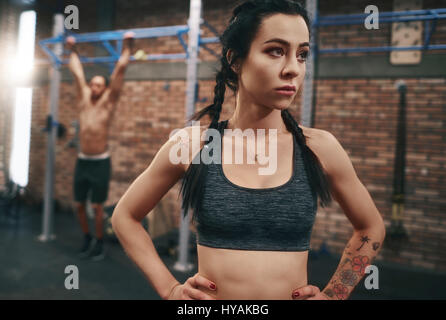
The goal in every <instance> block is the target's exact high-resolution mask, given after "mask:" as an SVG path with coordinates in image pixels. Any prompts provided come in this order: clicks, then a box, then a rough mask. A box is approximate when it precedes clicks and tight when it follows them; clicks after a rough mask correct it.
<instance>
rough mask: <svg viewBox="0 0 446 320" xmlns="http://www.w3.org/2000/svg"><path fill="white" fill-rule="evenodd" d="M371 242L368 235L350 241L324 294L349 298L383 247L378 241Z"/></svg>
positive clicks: (336, 297)
mask: <svg viewBox="0 0 446 320" xmlns="http://www.w3.org/2000/svg"><path fill="white" fill-rule="evenodd" d="M371 240H372V239H370V238H369V237H368V236H367V235H361V236H360V237H359V238H357V237H356V236H355V238H353V239H351V240H350V241H349V243H348V244H347V245H346V247H345V250H344V254H343V255H342V259H341V263H340V264H339V266H338V268H337V269H336V272H335V274H334V275H333V277H332V278H331V280H330V282H329V284H328V285H327V286H326V287H325V289H324V290H323V293H325V294H326V295H327V296H328V297H330V298H333V299H340V300H345V299H347V298H348V297H349V295H350V294H351V292H352V291H353V289H354V288H355V286H356V285H357V284H358V282H359V281H360V280H361V279H362V277H363V276H364V274H365V269H366V268H367V266H369V265H370V264H371V261H372V260H373V258H374V257H375V256H376V254H377V250H378V249H379V248H380V246H381V243H380V242H376V241H375V242H373V243H372V244H371V245H370V244H369V241H371ZM351 249H353V252H352V250H351ZM358 251H361V252H360V253H359V252H358ZM354 252H357V253H354Z"/></svg>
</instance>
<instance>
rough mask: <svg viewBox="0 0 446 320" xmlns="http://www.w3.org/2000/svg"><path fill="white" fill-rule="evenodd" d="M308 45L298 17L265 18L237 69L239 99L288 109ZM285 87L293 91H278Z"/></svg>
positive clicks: (277, 15) (281, 15)
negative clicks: (240, 96)
mask: <svg viewBox="0 0 446 320" xmlns="http://www.w3.org/2000/svg"><path fill="white" fill-rule="evenodd" d="M308 42H309V33H308V28H307V25H306V23H305V20H304V19H303V18H302V17H301V16H298V15H285V14H275V15H272V16H270V17H267V18H264V19H263V22H262V24H261V26H260V28H259V30H258V33H257V35H256V36H255V38H254V40H253V42H252V44H251V47H250V50H249V53H248V56H247V57H246V59H244V61H243V62H242V65H241V68H240V73H239V90H240V93H241V94H242V96H243V97H244V98H245V99H249V100H251V102H252V103H255V104H258V105H262V106H265V107H268V108H272V109H280V110H283V109H286V108H288V107H289V106H290V104H291V103H292V102H293V99H294V98H295V97H296V94H297V92H298V91H299V89H300V87H301V86H302V83H303V79H304V76H305V60H306V56H307V54H308V52H309V44H308ZM284 86H291V87H293V86H294V88H295V90H294V91H281V90H278V88H281V87H284Z"/></svg>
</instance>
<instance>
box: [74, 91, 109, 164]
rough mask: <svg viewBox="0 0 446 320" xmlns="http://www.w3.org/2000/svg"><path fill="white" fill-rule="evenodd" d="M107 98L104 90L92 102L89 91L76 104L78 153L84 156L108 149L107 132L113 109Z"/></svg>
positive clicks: (106, 92)
mask: <svg viewBox="0 0 446 320" xmlns="http://www.w3.org/2000/svg"><path fill="white" fill-rule="evenodd" d="M87 90H88V89H87ZM88 91H89V90H88ZM108 96H109V94H108V90H106V91H105V92H104V93H103V94H102V96H101V97H100V98H99V99H98V100H97V101H95V102H93V101H92V100H91V92H90V91H89V92H88V93H87V94H86V95H85V98H84V99H82V100H81V101H79V102H78V107H79V109H78V110H79V111H80V112H79V125H80V130H79V140H80V151H81V152H83V153H84V154H86V155H95V154H100V153H103V152H105V151H107V149H108V130H109V126H110V122H111V116H112V107H113V106H112V105H111V102H110V101H109V99H108Z"/></svg>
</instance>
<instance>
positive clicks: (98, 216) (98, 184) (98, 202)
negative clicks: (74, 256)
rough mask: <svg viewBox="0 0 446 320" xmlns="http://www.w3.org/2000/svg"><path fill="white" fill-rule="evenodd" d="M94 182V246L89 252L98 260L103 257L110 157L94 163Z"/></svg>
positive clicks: (92, 198)
mask: <svg viewBox="0 0 446 320" xmlns="http://www.w3.org/2000/svg"><path fill="white" fill-rule="evenodd" d="M95 166H96V167H95V178H96V179H95V183H94V184H93V186H92V195H91V202H92V207H93V209H94V212H95V224H96V239H97V241H96V246H95V247H94V248H93V250H92V252H91V257H92V259H93V260H96V261H99V260H102V259H103V258H104V257H105V251H104V241H103V235H104V206H103V203H105V201H106V200H107V196H108V187H109V183H110V173H111V161H110V158H108V159H104V160H99V161H97V162H96V163H95Z"/></svg>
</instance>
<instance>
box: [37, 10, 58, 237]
mask: <svg viewBox="0 0 446 320" xmlns="http://www.w3.org/2000/svg"><path fill="white" fill-rule="evenodd" d="M63 32H64V15H63V14H60V13H58V14H55V15H54V26H53V36H55V37H56V36H58V35H60V34H63ZM62 52H63V43H62V42H59V43H57V44H55V46H54V53H55V54H56V55H57V56H59V57H60V56H62ZM60 81H61V71H60V66H59V65H54V66H53V68H52V70H51V84H50V120H51V121H50V125H49V131H48V142H47V157H46V171H45V198H44V211H43V218H42V234H41V235H39V237H38V239H39V240H40V241H43V242H46V241H50V240H54V239H55V238H56V236H55V235H54V228H53V224H54V219H53V211H54V199H53V190H54V185H53V184H54V162H55V161H54V160H55V145H56V139H57V126H56V125H53V124H54V123H57V122H58V104H59V87H60Z"/></svg>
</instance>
